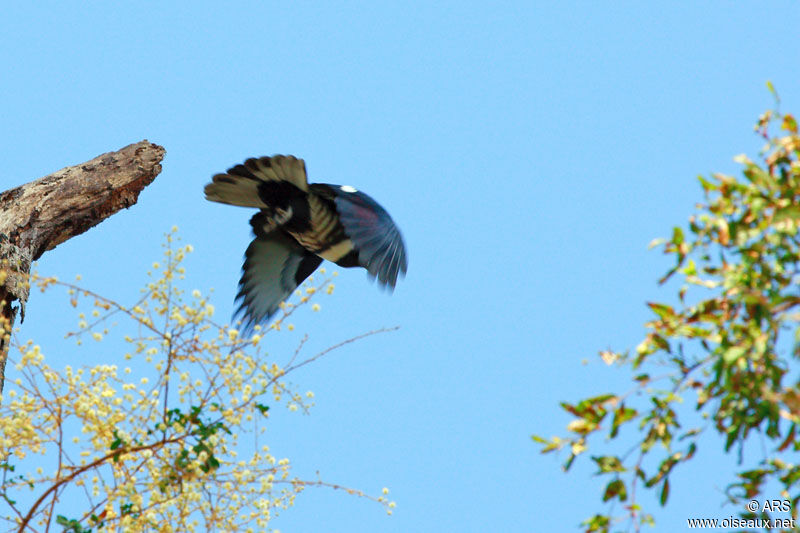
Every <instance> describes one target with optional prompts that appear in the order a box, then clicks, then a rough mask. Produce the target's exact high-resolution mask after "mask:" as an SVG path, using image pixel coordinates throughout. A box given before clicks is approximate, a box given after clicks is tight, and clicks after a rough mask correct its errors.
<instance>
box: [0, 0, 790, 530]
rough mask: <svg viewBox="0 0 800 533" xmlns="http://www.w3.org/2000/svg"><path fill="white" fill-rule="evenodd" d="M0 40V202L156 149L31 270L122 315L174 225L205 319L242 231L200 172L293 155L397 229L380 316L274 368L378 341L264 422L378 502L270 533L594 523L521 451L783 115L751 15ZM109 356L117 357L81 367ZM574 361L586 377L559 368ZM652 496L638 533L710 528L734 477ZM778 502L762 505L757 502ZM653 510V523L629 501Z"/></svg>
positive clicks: (365, 303)
mask: <svg viewBox="0 0 800 533" xmlns="http://www.w3.org/2000/svg"><path fill="white" fill-rule="evenodd" d="M3 11H4V14H3V17H2V19H1V20H0V50H2V52H3V71H4V72H3V75H2V77H0V96H2V108H1V109H2V124H3V127H2V128H1V129H0V139H2V141H3V142H2V146H3V147H4V148H3V150H2V161H3V168H2V173H0V189H3V190H5V189H8V188H11V187H13V186H16V185H19V184H21V183H24V182H27V181H30V180H32V179H35V178H38V177H40V176H43V175H46V174H48V173H50V172H53V171H55V170H58V169H60V168H62V167H64V166H67V165H71V164H77V163H80V162H83V161H85V160H88V159H90V158H93V157H95V156H96V155H98V154H100V153H103V152H107V151H112V150H116V149H118V148H120V147H122V146H125V145H127V144H129V143H132V142H137V141H139V140H141V139H144V138H146V139H148V140H150V141H152V142H155V143H158V144H161V145H162V146H164V147H165V148H166V150H167V155H166V158H165V160H164V162H163V172H162V173H161V175H160V176H159V177H158V178H157V179H156V181H155V182H154V183H153V184H152V185H151V186H149V187H148V188H147V189H145V191H144V192H143V193H142V195H141V196H140V198H139V202H138V204H137V205H135V206H134V207H132V208H131V209H128V210H126V211H125V212H122V213H119V214H117V215H115V216H113V217H112V218H110V219H109V220H107V221H106V222H104V223H103V224H101V225H100V226H98V227H97V228H94V229H92V230H91V231H89V232H88V233H86V234H84V235H82V236H80V237H77V238H74V239H72V240H70V241H68V242H66V243H65V244H62V245H61V246H59V247H58V248H57V249H55V250H54V251H52V252H48V253H46V254H45V255H44V256H43V258H42V259H41V260H40V262H39V270H40V271H41V272H42V273H45V274H51V275H58V276H60V277H62V278H64V279H69V278H72V277H73V276H74V275H75V274H77V273H80V274H82V276H83V280H84V283H85V285H86V286H88V287H90V288H92V289H94V290H96V291H98V292H100V293H103V294H106V295H109V296H112V297H114V298H117V299H120V300H126V299H127V300H128V301H130V300H131V299H133V298H135V296H136V294H137V291H138V288H139V287H140V286H142V285H143V283H144V282H145V276H144V272H145V270H147V268H148V267H149V265H150V263H151V262H152V261H154V260H158V259H159V258H160V253H161V249H160V243H161V237H162V234H163V233H165V232H166V231H168V230H169V228H170V227H171V226H172V225H177V226H179V228H180V235H181V237H182V239H183V241H184V242H186V243H191V244H192V245H193V246H194V247H195V250H196V252H195V253H194V254H193V255H192V256H191V258H190V261H189V263H188V264H187V267H188V269H189V276H188V280H187V284H188V285H189V287H188V288H190V289H191V288H194V287H196V288H200V289H202V290H207V289H208V288H211V287H213V288H214V302H215V304H216V307H217V310H218V313H220V314H221V315H222V316H228V314H229V313H230V312H231V311H232V309H233V302H232V300H233V296H234V294H235V290H236V282H237V280H238V277H239V269H240V267H241V260H242V254H243V252H244V250H245V248H246V246H247V243H248V242H249V240H250V233H249V231H250V229H249V226H248V224H247V220H248V218H249V215H250V214H249V213H248V212H247V211H246V210H243V209H235V208H231V207H227V206H221V205H215V204H211V203H209V202H206V201H205V200H204V199H203V194H202V187H203V185H204V184H205V183H206V182H207V181H208V180H209V178H210V177H211V175H212V174H214V173H216V172H220V171H222V170H224V169H226V168H227V167H229V166H231V165H233V164H235V163H238V162H241V161H242V160H244V159H245V158H247V157H251V156H258V155H271V154H275V153H289V154H294V155H296V156H298V157H303V158H304V159H305V160H306V165H307V168H308V172H309V178H310V180H311V181H320V182H330V183H342V184H351V185H354V186H356V187H357V188H359V189H361V190H364V191H366V192H367V193H369V194H370V195H372V196H373V197H375V198H376V199H377V200H378V201H379V202H380V203H381V204H382V205H383V206H384V207H385V208H386V209H387V210H388V211H389V212H390V213H391V214H392V216H393V218H394V219H395V221H396V222H397V224H398V225H399V226H400V228H401V230H402V231H403V234H404V237H405V240H406V243H407V246H408V252H409V272H408V276H407V278H406V279H405V280H402V281H401V282H400V283H399V284H398V288H397V290H396V291H395V293H394V294H393V295H391V296H389V295H387V294H386V293H383V292H382V291H379V290H377V288H376V287H375V286H374V284H371V283H369V282H368V281H367V280H366V274H365V273H364V272H363V271H362V270H347V271H342V272H341V273H340V276H339V278H338V280H337V289H336V293H335V295H334V296H333V297H326V298H325V299H323V300H321V302H320V303H322V305H323V309H322V312H320V313H312V312H310V311H307V312H303V313H300V314H299V315H298V317H297V319H296V320H295V323H296V326H297V329H296V330H295V331H294V332H292V333H288V332H287V333H286V334H285V335H282V336H280V337H276V339H277V340H276V345H275V346H274V347H273V348H271V349H270V351H271V353H272V354H274V355H275V356H276V357H281V356H288V355H289V354H291V352H292V351H293V349H294V346H296V344H297V342H298V341H299V340H300V338H301V337H302V335H303V334H304V333H308V334H309V335H310V341H309V344H310V347H311V348H313V349H322V348H325V347H327V346H329V345H331V344H334V343H336V342H339V341H341V340H344V339H346V338H349V337H352V336H354V335H357V334H360V333H363V332H365V331H368V330H371V329H375V328H379V327H383V326H395V325H399V326H400V328H401V329H400V330H399V331H397V332H393V333H389V334H385V335H381V336H377V337H372V338H369V339H366V340H364V341H361V342H359V343H357V344H354V345H350V346H347V347H345V348H343V349H342V350H340V351H338V352H335V353H334V354H331V355H330V356H328V357H326V358H324V359H322V360H320V361H318V362H317V363H315V364H314V365H310V366H307V367H305V368H304V369H303V370H302V371H301V373H299V374H296V375H295V376H294V378H293V381H294V382H296V383H297V384H298V385H299V386H300V387H302V388H303V389H311V390H313V391H314V392H315V394H316V407H315V408H314V409H313V410H312V411H311V414H310V416H303V415H298V414H294V413H289V412H276V413H275V414H274V415H273V416H272V418H271V420H270V424H271V429H270V431H269V433H268V435H269V438H270V442H271V445H272V448H273V450H274V451H275V453H276V454H277V455H281V456H283V455H285V456H288V457H290V458H291V459H292V461H293V463H294V464H295V473H296V474H297V475H299V476H302V477H308V478H314V477H315V472H316V471H317V470H318V471H319V472H320V473H321V475H322V477H323V478H324V479H326V480H328V481H331V482H338V483H342V484H345V485H348V486H353V487H357V488H362V489H365V490H367V491H371V492H378V491H379V490H380V488H381V487H383V486H388V487H389V488H390V489H391V490H392V492H391V496H392V498H393V499H394V500H396V501H397V504H398V507H397V509H396V512H395V514H394V516H391V517H387V516H386V515H385V514H384V513H383V512H382V511H381V509H380V508H379V507H377V506H376V505H374V504H371V503H369V502H367V501H365V500H359V499H357V498H352V497H349V496H346V495H343V494H341V493H336V492H332V491H329V490H326V489H318V490H308V491H306V492H305V493H303V495H302V496H301V497H300V498H299V499H298V500H297V503H296V505H295V507H294V508H293V509H291V510H289V511H287V512H286V513H284V515H282V516H281V517H280V518H278V519H277V520H275V521H274V522H273V524H272V525H273V526H274V527H275V528H279V529H281V531H284V532H288V531H298V532H305V531H329V532H339V531H387V532H393V531H397V532H400V531H403V532H405V531H463V532H469V531H575V530H577V529H576V528H577V524H578V523H579V522H580V520H581V519H583V518H584V517H585V516H587V515H589V514H591V513H593V512H595V511H596V510H599V509H600V508H599V507H598V503H599V496H600V490H601V482H600V480H598V479H596V478H593V477H591V475H590V474H591V472H592V470H593V469H592V468H591V467H590V466H589V465H588V464H586V463H585V462H581V463H582V464H581V463H579V464H577V465H576V467H575V469H574V472H571V473H570V474H569V475H564V474H562V473H561V472H560V470H559V467H560V460H558V459H556V458H554V457H552V456H541V455H539V454H538V451H537V447H536V446H535V445H534V444H533V443H532V442H531V440H530V435H531V433H538V434H544V435H551V434H556V433H560V432H562V431H563V429H562V428H563V427H564V425H565V424H566V423H567V422H568V421H569V418H568V416H567V415H566V414H565V413H563V412H562V411H561V410H560V409H559V408H558V402H559V401H562V400H574V399H577V398H580V397H583V396H586V395H588V394H592V393H600V392H606V391H609V390H615V389H618V388H620V387H622V386H624V384H625V376H624V375H622V374H621V373H619V372H617V371H615V370H613V369H608V368H605V367H604V366H603V365H602V363H600V362H599V358H598V357H597V356H596V354H597V352H598V351H599V350H602V349H606V348H609V347H611V348H614V349H624V348H626V347H630V346H635V344H637V343H638V342H639V340H640V338H641V336H642V333H643V328H642V324H643V322H644V321H645V320H646V319H647V318H648V311H647V309H646V307H645V305H644V302H645V301H648V300H656V299H658V298H668V297H669V293H668V292H667V291H666V290H663V289H660V288H659V287H658V286H657V284H656V280H657V279H658V277H659V276H660V275H661V274H662V273H663V272H664V271H665V270H666V269H667V268H668V266H669V265H668V263H667V259H665V258H664V257H663V256H661V255H660V254H659V253H658V252H656V251H650V252H648V251H647V249H646V247H647V244H648V242H649V241H650V240H651V239H653V238H655V237H659V236H665V235H667V234H668V233H669V232H670V229H671V227H672V225H674V224H676V223H683V222H684V221H685V220H686V217H687V216H688V215H689V214H690V212H691V210H692V207H693V205H694V203H695V202H697V201H700V200H701V194H700V189H699V187H698V186H697V185H696V183H697V182H696V179H695V178H696V176H697V175H698V174H708V173H709V172H712V171H722V172H729V173H730V172H736V170H737V168H736V165H735V164H734V163H733V162H732V160H731V158H732V157H733V156H734V155H735V154H738V153H742V152H747V153H749V154H751V155H752V156H754V157H755V155H756V154H757V151H758V149H759V148H760V147H761V143H760V141H759V139H758V138H757V137H756V136H755V135H754V134H753V133H752V125H753V124H754V122H755V120H756V118H757V116H758V114H759V113H761V112H763V111H764V110H766V109H767V108H769V107H770V106H772V104H773V100H772V97H771V96H770V94H769V93H768V91H767V90H766V88H765V82H766V80H768V79H769V80H772V82H773V83H774V85H775V87H776V88H777V90H778V92H779V93H780V95H781V97H782V102H783V103H782V106H783V109H785V110H786V111H792V110H794V111H800V81H798V77H797V68H798V61H799V60H800V53H798V50H800V46H798V39H797V36H796V32H795V31H794V30H795V28H794V26H793V25H791V24H790V23H789V22H790V21H796V20H798V16H800V7H798V5H797V4H795V3H792V2H775V3H771V4H770V7H766V5H765V4H762V3H755V2H747V3H745V2H741V3H733V2H703V3H702V5H700V4H697V5H695V4H692V3H688V2H687V3H681V4H677V3H661V4H658V5H653V4H650V3H644V2H614V3H610V2H609V3H601V2H497V3H493V4H492V5H491V6H486V5H483V4H481V3H472V2H464V1H459V2H436V3H418V4H409V3H401V2H380V3H373V2H362V3H357V2H341V3H328V4H323V3H320V2H296V3H295V2H292V3H289V2H279V3H276V2H250V3H240V2H236V3H230V4H228V5H225V6H224V7H220V4H219V3H218V2H214V3H211V2H192V3H177V2H173V3H170V2H166V3H165V2H159V3H156V2H136V3H128V2H114V3H96V4H94V6H92V7H91V8H87V7H86V4H77V3H70V2H37V3H35V4H34V3H14V4H13V5H7V6H5V7H4V10H3ZM64 303H65V302H64V298H61V297H60V296H59V297H51V296H49V295H44V296H43V295H41V294H39V293H34V294H33V295H32V297H31V299H30V302H29V306H28V315H27V319H26V321H25V324H24V325H23V327H22V330H21V337H22V338H24V339H27V338H33V339H36V341H37V342H39V343H41V344H42V345H43V348H44V350H45V352H46V353H47V354H48V357H49V360H50V362H51V364H55V361H57V360H58V359H59V357H61V358H63V359H64V361H63V363H64V364H67V363H70V364H75V363H76V361H75V360H76V358H78V357H80V352H75V353H73V352H72V349H71V348H64V347H63V344H59V342H61V341H60V339H61V336H62V335H63V332H64V329H59V328H58V327H56V326H59V327H60V326H61V325H62V324H63V328H66V327H69V326H71V325H73V324H74V317H73V316H72V315H69V313H70V311H69V310H68V308H67V306H66V305H64ZM106 357H107V358H108V359H107V360H109V361H113V360H114V358H115V357H116V355H115V354H113V353H109V354H107V355H106ZM584 359H588V360H589V361H590V364H589V365H584V364H582V361H583V360H584ZM703 442H704V446H705V447H704V448H702V449H701V450H700V452H699V459H700V460H699V461H694V462H693V463H696V464H694V465H693V466H692V468H694V469H696V470H693V471H691V472H689V471H686V472H679V473H678V475H677V476H676V477H675V479H674V480H673V484H672V497H671V501H670V503H669V506H668V507H667V508H666V509H663V510H659V509H655V511H656V512H655V514H656V519H657V521H658V530H659V531H676V530H681V529H682V528H683V527H684V526H685V519H686V518H687V517H712V518H713V517H718V518H725V517H727V516H730V515H733V514H736V513H737V512H738V509H734V508H732V507H725V508H721V507H720V505H721V503H722V501H723V495H722V492H721V489H722V488H723V487H724V486H725V485H726V483H727V482H728V480H729V478H728V476H729V474H730V473H731V472H733V469H734V467H735V457H733V456H724V455H720V452H718V450H721V443H720V442H718V440H716V438H714V437H712V436H709V437H707V438H705V439H704V441H703ZM768 496H774V497H777V496H778V495H777V494H775V495H768ZM644 503H645V504H649V507H651V508H654V506H655V505H656V504H655V500H654V499H652V498H649V496H648V497H645V499H644Z"/></svg>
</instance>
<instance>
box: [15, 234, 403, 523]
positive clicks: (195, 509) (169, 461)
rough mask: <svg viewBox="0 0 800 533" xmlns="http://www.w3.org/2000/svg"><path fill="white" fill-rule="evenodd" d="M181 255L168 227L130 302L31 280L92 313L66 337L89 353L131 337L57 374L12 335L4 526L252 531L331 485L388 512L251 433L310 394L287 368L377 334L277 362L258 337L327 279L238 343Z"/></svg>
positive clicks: (326, 286) (328, 287) (303, 404)
mask: <svg viewBox="0 0 800 533" xmlns="http://www.w3.org/2000/svg"><path fill="white" fill-rule="evenodd" d="M191 250H192V248H191V246H177V245H176V243H175V236H174V231H173V233H170V234H168V235H167V239H166V244H165V251H164V261H163V263H155V264H153V270H152V272H149V273H148V274H149V275H150V276H151V280H152V281H150V282H149V283H148V284H147V286H146V287H145V288H144V289H143V290H142V295H141V298H139V300H138V301H136V302H135V303H133V304H132V305H122V304H119V303H117V302H115V301H114V300H111V299H108V298H105V297H102V296H100V295H98V294H95V293H94V292H92V291H89V290H87V289H84V288H81V287H79V286H77V285H74V284H71V283H65V282H61V281H59V280H57V279H56V278H52V277H40V276H38V275H34V276H33V278H32V282H33V283H34V284H35V285H37V286H38V287H39V288H40V289H42V290H43V291H44V290H46V289H49V288H51V287H59V286H60V287H65V288H66V289H67V291H68V294H69V299H70V303H71V305H72V306H73V307H76V308H78V309H79V310H80V309H82V308H84V307H87V306H88V307H89V308H90V309H91V310H90V311H88V314H87V313H86V312H81V313H80V314H79V325H78V328H79V329H78V330H77V331H75V332H73V333H70V334H69V335H68V337H71V338H75V339H76V340H77V341H78V343H79V344H84V340H87V341H88V342H87V343H85V344H86V345H89V346H91V348H88V349H90V350H91V351H92V352H94V353H95V354H96V353H102V351H101V350H103V344H96V343H94V342H93V341H98V342H101V341H107V340H108V339H109V338H110V337H112V336H114V335H120V336H123V332H124V331H125V329H126V328H127V329H128V330H129V333H128V334H127V335H124V342H123V344H124V345H126V346H127V353H125V354H124V355H122V354H121V353H120V354H114V355H111V354H109V355H108V356H106V357H105V359H106V360H107V362H106V363H105V364H98V365H94V366H76V367H75V368H73V366H72V365H67V366H65V367H64V368H63V370H56V369H55V368H53V367H51V366H50V365H49V364H48V363H47V362H46V360H45V357H44V354H43V353H42V350H41V348H40V347H39V346H38V345H35V344H34V343H33V342H32V341H28V342H24V343H22V342H19V341H18V340H16V339H13V340H14V341H15V342H14V343H13V346H14V347H15V348H14V349H13V350H12V354H11V355H10V358H9V360H10V362H12V363H13V364H14V368H15V369H16V370H15V372H16V374H17V377H16V379H13V380H10V382H9V383H7V386H6V390H5V393H4V395H3V398H2V405H0V481H1V483H0V509H3V510H2V512H1V513H0V519H2V520H5V521H6V523H7V525H8V527H9V528H10V530H14V531H20V532H23V531H50V530H57V531H62V530H63V531H70V532H76V533H78V532H81V533H85V532H90V531H120V530H125V531H145V530H152V531H195V530H200V531H223V530H224V531H252V530H255V529H258V530H263V529H264V528H266V526H267V525H268V523H269V521H270V520H271V519H272V518H273V517H274V516H275V515H276V514H277V513H278V512H279V511H280V510H282V509H286V508H288V507H289V506H291V505H292V503H293V502H294V499H295V497H296V496H297V495H298V494H299V493H300V492H302V491H303V490H304V489H305V488H306V487H309V486H327V487H331V488H334V489H342V490H345V491H347V492H349V493H351V494H355V495H358V496H362V497H366V498H369V499H372V500H374V501H377V502H379V503H380V504H381V505H383V506H384V508H385V509H386V510H387V512H389V513H391V509H392V508H393V507H394V503H393V502H390V501H388V499H387V498H386V493H387V492H388V491H387V490H386V489H384V491H383V493H382V494H381V495H378V496H369V495H366V494H364V493H363V492H361V491H358V490H354V489H349V488H346V487H342V486H339V485H335V484H331V483H327V482H324V481H322V480H320V479H313V480H302V479H299V478H297V477H294V476H292V474H291V470H290V468H291V464H290V462H289V460H288V459H287V458H279V457H275V456H273V455H272V453H271V452H270V449H269V447H268V446H267V444H266V443H265V442H263V439H264V437H263V436H261V435H262V433H263V432H264V429H265V428H266V425H267V423H268V417H269V414H270V408H271V407H274V406H280V405H283V406H285V407H286V408H288V409H289V410H291V411H297V410H307V409H308V408H309V407H310V405H311V402H312V398H313V394H312V393H311V392H307V393H304V394H300V393H299V392H297V391H296V390H295V388H293V387H292V386H291V385H290V384H289V383H288V382H287V381H286V379H287V376H288V375H289V374H290V373H292V372H293V371H294V370H296V369H298V368H300V367H302V366H303V365H305V364H307V363H310V362H312V361H314V360H315V359H317V358H319V357H320V356H322V355H324V354H325V353H327V352H329V351H330V350H333V349H335V348H337V347H339V346H342V345H344V344H347V343H349V342H353V341H355V340H357V339H359V338H361V337H364V336H366V335H370V334H373V333H376V332H370V333H367V334H365V335H361V336H359V337H355V338H353V339H349V340H346V341H344V342H342V343H340V344H338V345H336V346H333V347H331V348H329V349H328V350H325V351H323V352H321V353H318V354H316V355H314V356H311V357H306V358H302V357H300V354H301V348H302V343H301V345H300V347H298V349H297V351H296V352H295V353H294V354H293V355H292V356H291V357H289V358H287V359H288V360H287V361H284V362H283V363H281V364H279V363H278V362H277V361H276V360H275V358H274V357H273V358H269V357H267V354H266V352H265V351H264V350H263V349H262V348H263V345H264V344H265V340H264V338H265V337H266V336H268V335H270V334H274V333H276V332H277V331H279V330H280V329H281V327H282V325H285V326H284V327H288V328H289V329H291V328H292V326H291V325H288V324H287V318H288V317H289V316H291V314H292V313H293V312H294V310H295V309H296V308H297V307H299V306H302V305H306V304H309V302H311V300H312V298H313V297H314V295H315V294H317V293H319V292H323V291H324V292H327V293H328V294H330V293H331V292H332V291H333V284H332V283H331V281H332V280H331V278H328V279H326V280H324V281H322V282H321V283H318V284H317V285H311V284H312V283H314V281H313V278H309V282H308V283H309V284H307V285H306V286H304V287H303V289H304V293H303V294H298V295H297V298H298V299H299V302H298V303H297V304H296V305H292V304H286V305H285V307H284V316H283V318H282V319H281V320H279V321H278V322H277V323H275V324H274V325H273V326H272V327H270V328H264V329H262V328H256V329H257V330H256V333H255V335H253V336H252V337H249V338H245V337H242V336H240V335H239V332H238V331H237V330H236V329H235V328H233V327H231V326H229V325H225V324H220V323H217V322H215V321H214V318H213V315H214V307H213V306H212V305H211V303H210V302H209V300H208V298H207V297H205V296H203V295H202V294H201V293H200V292H199V291H197V290H194V291H192V293H191V294H188V295H187V294H185V292H184V290H183V289H182V288H181V280H182V279H183V278H184V267H183V265H182V263H183V261H184V259H185V257H186V254H188V253H189V252H191ZM322 273H323V274H324V271H323V272H322ZM309 305H311V304H309ZM313 308H314V310H318V309H319V306H318V304H313ZM112 320H118V321H120V322H121V324H117V325H114V324H112ZM379 331H382V330H379ZM84 349H87V348H86V346H84ZM13 352H16V353H17V354H18V355H17V356H15V354H14V353H13ZM128 365H130V366H128ZM12 377H13V375H11V374H10V375H9V378H12ZM80 502H82V503H80Z"/></svg>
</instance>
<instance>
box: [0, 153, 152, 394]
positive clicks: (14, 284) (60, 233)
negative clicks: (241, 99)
mask: <svg viewBox="0 0 800 533" xmlns="http://www.w3.org/2000/svg"><path fill="white" fill-rule="evenodd" d="M164 153H165V150H164V148H162V147H161V146H158V145H157V144H152V143H150V142H148V141H141V142H138V143H136V144H131V145H129V146H126V147H125V148H122V149H121V150H119V151H117V152H109V153H107V154H103V155H100V156H97V157H95V158H94V159H92V160H91V161H87V162H86V163H82V164H80V165H75V166H72V167H67V168H63V169H61V170H59V171H58V172H54V173H52V174H50V175H49V176H45V177H44V178H41V179H38V180H36V181H32V182H30V183H26V184H25V185H22V186H20V187H16V188H14V189H11V190H8V191H5V192H3V193H0V332H2V333H3V335H2V336H1V337H0V392H2V390H3V383H4V375H5V365H6V358H7V357H8V348H9V343H10V335H11V330H12V328H13V326H14V321H15V318H16V314H17V310H19V314H20V318H21V319H24V318H25V303H26V302H27V300H28V287H29V285H28V278H29V275H30V267H31V263H32V262H33V261H35V260H37V259H39V257H41V256H42V254H43V253H44V252H46V251H48V250H52V249H53V248H55V247H56V246H58V245H59V244H61V243H62V242H64V241H66V240H67V239H69V238H71V237H74V236H76V235H80V234H81V233H83V232H84V231H86V230H88V229H89V228H91V227H93V226H96V225H97V224H99V223H100V222H102V221H103V220H105V219H106V218H108V217H109V216H111V215H112V214H114V213H116V212H117V211H119V210H120V209H122V208H124V207H130V206H132V205H133V204H135V203H136V200H137V198H138V197H139V193H140V192H141V191H142V189H144V188H145V187H146V186H147V185H149V184H150V183H151V182H152V181H153V180H154V179H155V177H156V176H157V175H158V173H159V172H161V164H160V163H161V160H162V159H163V158H164ZM13 302H17V304H18V305H17V307H14V306H13V305H12V303H13Z"/></svg>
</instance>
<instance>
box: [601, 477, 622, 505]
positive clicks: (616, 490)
mask: <svg viewBox="0 0 800 533" xmlns="http://www.w3.org/2000/svg"><path fill="white" fill-rule="evenodd" d="M612 498H617V499H618V500H619V501H621V502H624V501H625V500H627V499H628V489H627V488H626V487H625V483H624V482H623V481H622V480H621V479H615V480H614V481H612V482H610V483H609V484H608V485H606V490H605V491H604V492H603V501H604V502H607V501H608V500H610V499H612Z"/></svg>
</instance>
